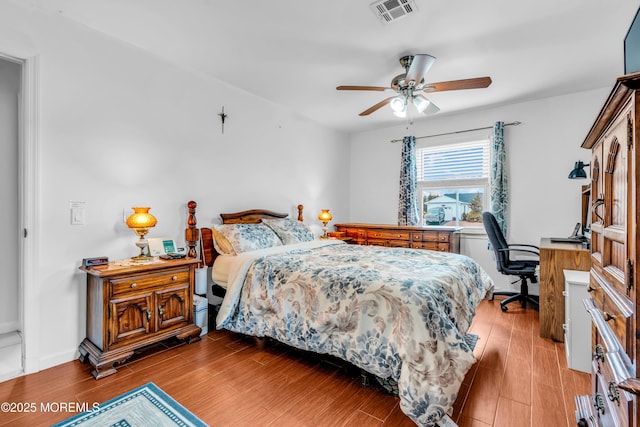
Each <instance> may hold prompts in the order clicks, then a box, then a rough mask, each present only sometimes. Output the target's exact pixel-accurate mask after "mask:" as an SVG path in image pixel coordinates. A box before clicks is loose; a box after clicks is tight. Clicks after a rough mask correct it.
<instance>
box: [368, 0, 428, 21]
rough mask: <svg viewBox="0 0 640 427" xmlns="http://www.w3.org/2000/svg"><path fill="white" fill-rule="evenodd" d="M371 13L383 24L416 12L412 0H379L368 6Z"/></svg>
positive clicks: (416, 9)
mask: <svg viewBox="0 0 640 427" xmlns="http://www.w3.org/2000/svg"><path fill="white" fill-rule="evenodd" d="M369 7H370V8H371V10H372V11H373V13H375V15H376V16H377V17H378V19H380V21H382V22H383V23H385V24H389V23H391V22H393V21H395V20H397V19H400V18H404V17H405V16H407V15H409V14H411V13H414V12H417V11H418V8H417V7H416V3H415V2H414V1H413V0H379V1H376V2H374V3H371V4H370V5H369Z"/></svg>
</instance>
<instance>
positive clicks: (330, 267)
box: [217, 241, 493, 426]
mask: <svg viewBox="0 0 640 427" xmlns="http://www.w3.org/2000/svg"><path fill="white" fill-rule="evenodd" d="M492 287H493V284H492V282H491V279H490V278H489V277H488V275H487V274H486V273H485V272H484V271H483V270H482V268H481V267H479V266H478V264H476V262H475V261H473V260H471V259H470V258H468V257H465V256H462V255H456V254H450V253H441V252H433V251H427V250H415V249H402V248H384V247H378V246H359V245H347V244H343V243H342V242H339V243H338V244H336V242H335V241H315V242H307V243H301V244H296V245H289V246H282V247H276V248H269V249H263V250H259V251H253V252H249V253H243V254H240V255H238V257H237V261H236V262H235V264H234V266H233V267H231V271H230V276H229V281H228V288H227V295H226V297H225V299H224V301H223V304H222V307H221V309H220V312H219V314H218V318H217V324H218V328H225V329H229V330H232V331H236V332H240V333H244V334H249V335H253V336H258V337H271V338H274V339H276V340H278V341H281V342H283V343H286V344H288V345H291V346H293V347H297V348H300V349H304V350H310V351H313V352H316V353H326V354H330V355H333V356H336V357H339V358H341V359H343V360H346V361H348V362H350V363H352V364H354V365H356V366H358V367H359V368H362V369H364V370H366V371H368V372H370V373H372V374H374V375H377V376H378V377H381V378H392V379H393V380H395V381H396V382H397V383H398V389H399V397H400V405H401V408H402V410H403V411H404V412H405V414H407V415H408V416H409V417H410V418H411V419H412V420H413V421H415V422H416V423H417V424H418V425H423V426H431V425H433V424H435V423H436V422H437V421H438V420H440V418H442V417H443V416H444V415H445V414H446V413H447V412H448V411H449V409H450V408H451V407H452V406H453V403H454V401H455V399H456V396H457V393H458V390H459V388H460V385H461V383H462V380H463V378H464V376H465V374H466V373H467V371H468V370H469V368H470V367H471V365H472V364H473V363H474V356H473V352H472V350H471V349H470V348H469V346H468V345H467V344H466V343H465V341H464V339H463V336H464V335H465V333H466V331H467V329H468V328H469V326H470V324H471V320H472V318H473V315H474V313H475V308H476V306H477V305H478V303H479V302H480V300H481V299H482V298H483V297H484V296H485V295H486V294H487V292H488V291H489V290H490V289H491V288H492Z"/></svg>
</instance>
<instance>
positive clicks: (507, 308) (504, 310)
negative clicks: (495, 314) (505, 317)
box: [500, 304, 509, 313]
mask: <svg viewBox="0 0 640 427" xmlns="http://www.w3.org/2000/svg"><path fill="white" fill-rule="evenodd" d="M500 309H501V310H502V311H503V312H505V313H506V312H507V311H509V307H507V306H506V305H502V304H500Z"/></svg>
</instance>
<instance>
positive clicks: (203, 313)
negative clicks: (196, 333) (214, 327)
mask: <svg viewBox="0 0 640 427" xmlns="http://www.w3.org/2000/svg"><path fill="white" fill-rule="evenodd" d="M208 308H209V301H207V299H206V298H205V297H201V296H200V295H194V296H193V309H194V318H195V323H196V326H198V327H199V328H201V329H202V332H201V333H200V336H202V335H204V334H206V333H207V330H208V327H207V326H208V325H207V311H208Z"/></svg>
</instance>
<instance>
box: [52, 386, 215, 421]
mask: <svg viewBox="0 0 640 427" xmlns="http://www.w3.org/2000/svg"><path fill="white" fill-rule="evenodd" d="M62 426H64V427H70V426H80V427H89V426H91V427H94V426H100V427H146V426H149V427H165V426H166V427H175V426H183V427H207V424H205V423H203V422H202V421H201V420H200V419H198V418H197V417H196V416H195V415H193V414H192V413H191V412H189V411H188V410H187V409H186V408H185V407H184V406H182V405H181V404H179V403H178V402H176V401H175V400H174V399H173V398H172V397H171V396H169V395H168V394H167V393H165V392H164V391H162V390H160V388H158V386H156V385H155V384H154V383H147V384H145V385H143V386H140V387H138V388H136V389H134V390H131V391H130V392H128V393H125V394H123V395H121V396H118V397H116V398H113V399H111V400H109V401H108V402H105V403H102V404H101V405H100V406H98V407H97V408H96V409H93V410H91V411H87V412H83V413H82V414H78V415H76V416H74V417H72V418H69V419H68V420H65V421H63V422H61V423H58V424H54V426H53V427H62Z"/></svg>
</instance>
